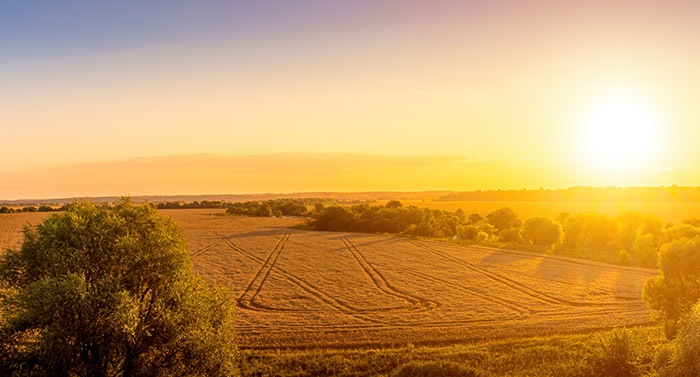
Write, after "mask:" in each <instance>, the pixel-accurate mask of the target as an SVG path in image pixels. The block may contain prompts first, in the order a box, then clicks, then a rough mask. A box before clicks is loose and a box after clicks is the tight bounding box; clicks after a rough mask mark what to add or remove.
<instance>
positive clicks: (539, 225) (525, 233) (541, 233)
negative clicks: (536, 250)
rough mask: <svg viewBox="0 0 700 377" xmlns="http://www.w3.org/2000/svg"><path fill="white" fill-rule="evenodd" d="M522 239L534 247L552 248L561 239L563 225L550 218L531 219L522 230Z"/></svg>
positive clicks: (524, 224) (537, 217) (524, 223)
mask: <svg viewBox="0 0 700 377" xmlns="http://www.w3.org/2000/svg"><path fill="white" fill-rule="evenodd" d="M520 238H522V239H523V241H525V242H527V243H529V244H532V245H543V246H551V245H553V244H555V243H557V242H559V240H560V239H561V225H559V223H558V222H556V221H554V220H552V219H550V218H549V217H545V216H534V217H530V218H528V219H527V220H525V222H523V226H522V227H521V228H520Z"/></svg>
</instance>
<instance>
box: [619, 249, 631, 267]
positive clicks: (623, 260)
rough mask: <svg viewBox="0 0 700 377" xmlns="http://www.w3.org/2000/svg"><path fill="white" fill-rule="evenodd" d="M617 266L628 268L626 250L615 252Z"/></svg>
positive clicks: (628, 256) (627, 253)
mask: <svg viewBox="0 0 700 377" xmlns="http://www.w3.org/2000/svg"><path fill="white" fill-rule="evenodd" d="M617 264H619V265H620V266H629V264H630V253H629V252H628V251H627V250H620V251H618V252H617Z"/></svg>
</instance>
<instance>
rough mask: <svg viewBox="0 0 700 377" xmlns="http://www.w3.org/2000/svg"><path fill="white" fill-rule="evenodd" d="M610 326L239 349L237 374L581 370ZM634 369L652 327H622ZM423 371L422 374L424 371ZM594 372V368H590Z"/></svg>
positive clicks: (652, 340) (645, 354)
mask: <svg viewBox="0 0 700 377" xmlns="http://www.w3.org/2000/svg"><path fill="white" fill-rule="evenodd" d="M615 331H616V330H606V331H598V332H592V333H587V334H573V335H554V336H548V337H534V338H526V339H513V340H498V341H489V342H483V343H476V344H458V345H450V346H442V347H414V346H411V345H409V346H406V347H400V348H374V349H351V350H323V349H315V350H307V351H280V350H277V351H253V350H246V351H243V353H242V360H241V368H242V375H243V376H269V377H273V376H277V377H304V376H389V375H390V374H391V373H392V372H393V371H395V370H396V369H397V368H399V367H401V366H402V365H404V364H407V363H412V362H413V363H415V364H421V363H428V364H429V363H431V362H436V361H438V362H451V363H456V364H459V365H462V366H464V367H471V368H474V369H475V370H477V371H480V372H482V373H483V374H484V375H492V376H581V375H585V374H584V373H595V371H591V370H590V369H589V368H590V365H591V364H592V363H591V361H593V360H594V359H595V358H596V357H600V350H601V349H602V344H604V343H605V341H606V340H607V339H611V338H613V339H614V336H615V334H614V332H615ZM626 331H627V334H628V335H629V337H630V342H631V344H632V346H633V348H634V350H633V351H634V355H632V361H633V362H634V363H635V365H636V366H637V368H638V369H637V370H638V373H639V375H644V374H645V373H647V372H649V371H650V368H651V363H652V359H653V355H654V352H655V350H656V347H658V345H659V344H661V343H662V342H663V341H664V337H663V334H662V331H661V330H660V329H659V328H658V327H636V328H631V329H628V330H626ZM426 375H428V374H426ZM593 375H597V374H593Z"/></svg>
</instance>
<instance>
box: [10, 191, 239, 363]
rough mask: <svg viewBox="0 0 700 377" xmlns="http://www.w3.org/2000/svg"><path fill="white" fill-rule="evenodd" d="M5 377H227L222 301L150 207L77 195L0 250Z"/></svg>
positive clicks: (226, 314)
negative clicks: (13, 246)
mask: <svg viewBox="0 0 700 377" xmlns="http://www.w3.org/2000/svg"><path fill="white" fill-rule="evenodd" d="M0 291H1V292H3V297H2V300H0V309H2V311H1V316H0V317H2V318H3V321H2V323H0V371H3V373H4V374H5V375H10V376H25V375H31V376H122V377H127V376H183V375H188V376H229V375H236V374H237V371H236V364H237V363H236V361H237V360H236V359H237V350H236V346H235V344H234V343H233V323H234V322H233V306H232V301H231V299H230V298H229V297H228V295H227V294H226V293H225V291H223V290H216V289H211V288H209V287H207V286H206V285H205V284H204V282H203V280H202V279H201V278H199V277H196V276H195V275H193V274H192V272H191V266H190V263H189V259H188V257H187V253H186V251H185V243H184V240H183V237H182V230H181V229H180V227H179V226H177V225H176V224H175V223H173V222H172V220H170V219H169V218H167V217H163V216H160V215H159V214H158V212H157V210H156V208H155V207H154V206H152V205H150V204H146V205H143V206H135V205H134V204H133V203H132V202H131V200H130V199H128V198H124V199H121V200H120V201H119V202H117V203H116V205H115V206H114V207H113V208H109V207H108V206H107V205H101V206H96V205H94V204H92V203H89V202H81V201H76V202H73V203H72V204H71V205H69V206H68V207H67V208H66V211H65V212H61V213H58V214H54V215H52V216H50V217H48V218H47V219H45V220H44V221H43V222H42V223H41V224H39V225H37V226H35V227H26V228H25V230H24V241H23V243H22V245H21V247H20V248H19V249H16V250H7V252H6V253H5V254H4V255H3V256H2V257H0Z"/></svg>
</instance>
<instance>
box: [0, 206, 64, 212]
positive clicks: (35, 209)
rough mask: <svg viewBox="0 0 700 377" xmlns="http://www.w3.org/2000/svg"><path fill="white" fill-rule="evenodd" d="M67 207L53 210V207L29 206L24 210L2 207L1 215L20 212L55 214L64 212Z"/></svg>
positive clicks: (0, 209) (0, 208)
mask: <svg viewBox="0 0 700 377" xmlns="http://www.w3.org/2000/svg"><path fill="white" fill-rule="evenodd" d="M64 207H65V206H63V207H59V208H53V207H51V206H39V207H35V206H27V207H22V208H10V207H0V213H18V212H55V211H63V209H64Z"/></svg>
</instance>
